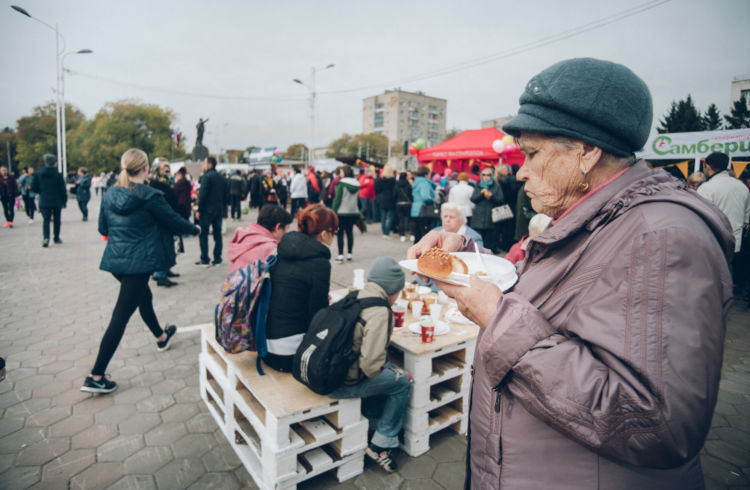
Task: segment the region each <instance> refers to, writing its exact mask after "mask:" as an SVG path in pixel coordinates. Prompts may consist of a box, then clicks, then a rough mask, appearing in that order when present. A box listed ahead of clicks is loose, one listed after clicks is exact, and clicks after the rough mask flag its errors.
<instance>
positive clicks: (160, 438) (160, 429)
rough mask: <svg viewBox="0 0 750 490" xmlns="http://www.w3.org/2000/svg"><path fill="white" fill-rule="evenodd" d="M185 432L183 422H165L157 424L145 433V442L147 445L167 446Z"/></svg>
mask: <svg viewBox="0 0 750 490" xmlns="http://www.w3.org/2000/svg"><path fill="white" fill-rule="evenodd" d="M185 434H187V428H186V427H185V424H183V423H179V422H178V423H165V424H162V425H159V426H157V427H156V428H154V429H152V430H150V431H149V432H147V433H146V434H145V438H146V444H148V445H149V446H169V445H170V444H172V443H173V442H175V441H177V440H178V439H180V438H181V437H182V436H184V435H185Z"/></svg>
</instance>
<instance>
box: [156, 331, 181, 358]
mask: <svg viewBox="0 0 750 490" xmlns="http://www.w3.org/2000/svg"><path fill="white" fill-rule="evenodd" d="M164 332H166V334H167V338H166V339H164V342H157V343H156V350H158V351H159V352H164V351H165V350H167V349H169V343H170V342H171V341H172V337H174V334H176V333H177V327H175V326H174V325H170V326H168V327H167V328H165V329H164Z"/></svg>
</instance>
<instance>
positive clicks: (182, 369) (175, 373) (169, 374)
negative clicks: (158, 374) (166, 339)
mask: <svg viewBox="0 0 750 490" xmlns="http://www.w3.org/2000/svg"><path fill="white" fill-rule="evenodd" d="M164 376H165V377H166V378H167V379H186V378H190V377H195V378H197V376H198V363H197V362H196V363H195V365H192V366H190V365H184V364H178V365H176V366H174V367H173V368H171V369H169V370H168V371H166V372H165V373H164Z"/></svg>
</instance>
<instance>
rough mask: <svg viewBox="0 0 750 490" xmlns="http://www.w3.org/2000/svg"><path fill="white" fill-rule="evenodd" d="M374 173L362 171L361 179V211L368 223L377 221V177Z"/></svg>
mask: <svg viewBox="0 0 750 490" xmlns="http://www.w3.org/2000/svg"><path fill="white" fill-rule="evenodd" d="M373 173H374V172H367V171H366V170H365V169H360V171H359V178H357V181H358V182H359V210H360V211H361V212H362V214H363V215H364V216H365V219H366V220H367V222H368V223H372V222H373V220H374V219H375V215H374V212H375V177H374V176H373Z"/></svg>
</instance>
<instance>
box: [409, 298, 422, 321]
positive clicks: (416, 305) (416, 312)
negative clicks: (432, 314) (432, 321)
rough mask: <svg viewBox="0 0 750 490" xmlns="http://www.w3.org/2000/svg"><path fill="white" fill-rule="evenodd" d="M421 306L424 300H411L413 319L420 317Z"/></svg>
mask: <svg viewBox="0 0 750 490" xmlns="http://www.w3.org/2000/svg"><path fill="white" fill-rule="evenodd" d="M423 306H424V302H422V301H412V302H411V316H413V317H414V319H415V320H419V319H420V318H421V317H422V307H423Z"/></svg>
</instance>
